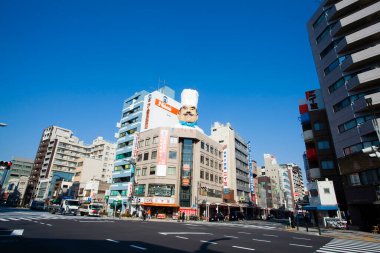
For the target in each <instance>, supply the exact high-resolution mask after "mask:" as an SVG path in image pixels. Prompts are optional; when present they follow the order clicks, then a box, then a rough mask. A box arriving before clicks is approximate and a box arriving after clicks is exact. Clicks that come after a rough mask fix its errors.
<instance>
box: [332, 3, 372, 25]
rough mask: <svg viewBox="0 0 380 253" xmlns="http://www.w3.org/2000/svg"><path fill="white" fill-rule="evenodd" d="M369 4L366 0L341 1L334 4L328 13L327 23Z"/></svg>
mask: <svg viewBox="0 0 380 253" xmlns="http://www.w3.org/2000/svg"><path fill="white" fill-rule="evenodd" d="M367 2H369V1H368V0H343V1H340V2H338V3H336V4H335V5H334V6H333V7H332V8H331V10H330V11H329V16H328V17H329V21H330V22H331V21H333V20H337V19H340V18H342V17H344V16H346V15H347V14H349V13H351V12H354V11H356V10H358V9H359V8H360V7H361V6H363V5H364V4H366V3H367Z"/></svg>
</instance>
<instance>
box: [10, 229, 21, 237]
mask: <svg viewBox="0 0 380 253" xmlns="http://www.w3.org/2000/svg"><path fill="white" fill-rule="evenodd" d="M23 233H24V229H16V230H13V231H12V233H11V234H10V235H11V236H22V234H23Z"/></svg>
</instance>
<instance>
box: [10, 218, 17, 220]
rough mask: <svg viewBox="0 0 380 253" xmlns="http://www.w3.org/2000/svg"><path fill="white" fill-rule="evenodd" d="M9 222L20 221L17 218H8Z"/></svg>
mask: <svg viewBox="0 0 380 253" xmlns="http://www.w3.org/2000/svg"><path fill="white" fill-rule="evenodd" d="M8 220H18V219H16V218H8Z"/></svg>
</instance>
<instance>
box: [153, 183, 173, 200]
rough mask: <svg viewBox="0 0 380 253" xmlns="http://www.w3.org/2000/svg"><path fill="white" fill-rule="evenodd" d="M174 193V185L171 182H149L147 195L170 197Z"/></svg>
mask: <svg viewBox="0 0 380 253" xmlns="http://www.w3.org/2000/svg"><path fill="white" fill-rule="evenodd" d="M174 194H175V186H174V185H172V184H149V187H148V195H149V196H163V197H170V196H173V195H174Z"/></svg>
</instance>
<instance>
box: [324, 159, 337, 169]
mask: <svg viewBox="0 0 380 253" xmlns="http://www.w3.org/2000/svg"><path fill="white" fill-rule="evenodd" d="M321 167H322V169H324V170H331V169H334V162H333V161H331V160H327V161H321Z"/></svg>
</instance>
